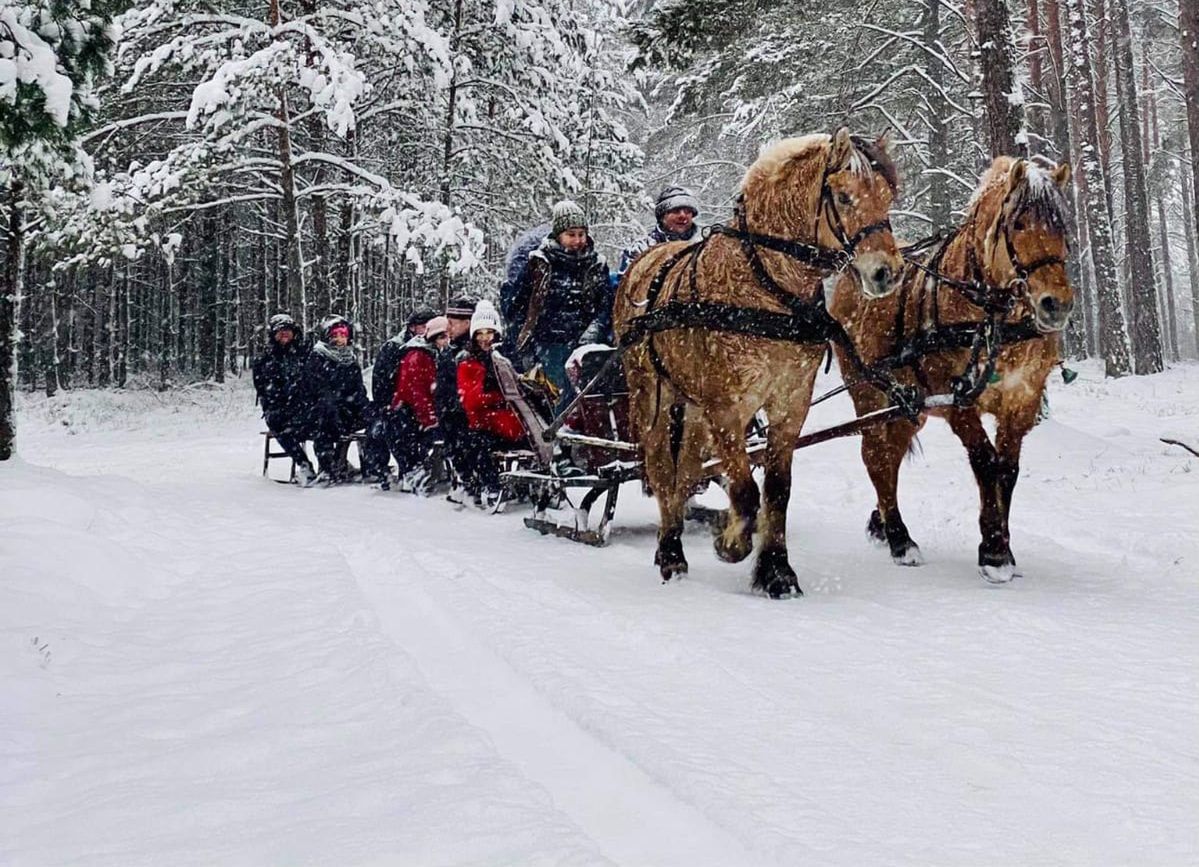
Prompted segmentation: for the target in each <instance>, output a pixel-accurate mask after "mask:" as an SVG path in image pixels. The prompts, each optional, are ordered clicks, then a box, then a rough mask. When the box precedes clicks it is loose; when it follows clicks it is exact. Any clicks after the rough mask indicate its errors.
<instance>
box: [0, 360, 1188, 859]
mask: <svg viewBox="0 0 1199 867" xmlns="http://www.w3.org/2000/svg"><path fill="white" fill-rule="evenodd" d="M249 403H250V399H248V398H247V393H246V392H245V390H244V387H243V386H234V387H231V388H229V389H226V390H216V391H208V390H195V391H193V392H189V393H185V394H181V395H177V396H174V397H172V398H170V399H163V400H159V399H158V398H156V397H154V396H152V395H125V396H112V395H95V394H91V395H89V394H77V395H71V396H69V397H67V398H63V399H60V400H58V401H57V402H56V403H53V404H50V403H47V402H45V401H44V400H30V401H28V402H27V403H26V404H25V414H24V427H23V436H24V440H23V444H22V451H21V455H22V462H21V463H18V464H17V465H15V466H12V465H10V466H4V467H0V574H2V575H3V576H4V578H3V580H2V581H0V647H2V648H3V649H4V652H3V653H2V654H0V828H4V829H5V830H4V832H3V833H2V834H0V863H3V864H20V865H25V864H111V865H131V864H160V863H170V864H214V863H221V864H328V863H344V864H403V865H410V864H522V865H523V864H564V863H568V864H591V863H616V864H627V865H650V864H662V865H671V864H680V865H699V864H713V865H717V864H721V865H734V864H735V865H740V864H745V865H756V864H800V863H802V864H845V865H850V864H852V865H861V864H905V865H906V864H911V865H927V864H955V865H956V864H1113V865H1115V864H1128V863H1137V864H1163V865H1174V864H1178V865H1184V864H1194V863H1196V862H1197V861H1199V683H1197V678H1196V670H1197V665H1196V663H1197V661H1199V529H1197V528H1199V460H1196V459H1194V458H1189V457H1187V456H1186V455H1185V453H1182V452H1181V451H1180V450H1178V449H1173V448H1169V447H1166V446H1163V445H1162V444H1160V443H1158V442H1157V437H1158V436H1162V435H1176V436H1179V437H1180V438H1182V439H1186V440H1189V441H1193V440H1194V439H1196V432H1197V431H1199V367H1196V366H1193V365H1192V366H1187V367H1183V368H1180V369H1175V370H1172V371H1170V372H1168V373H1166V374H1163V375H1161V376H1157V377H1150V378H1142V379H1139V380H1135V381H1134V380H1126V381H1122V382H1116V383H1103V382H1101V381H1099V380H1098V377H1097V375H1096V373H1095V371H1094V370H1093V369H1089V368H1088V369H1087V370H1086V371H1085V372H1084V376H1083V378H1082V379H1081V380H1080V381H1079V382H1078V383H1076V384H1075V385H1074V386H1071V387H1070V388H1068V389H1067V388H1059V389H1058V390H1056V391H1055V392H1054V395H1053V407H1054V416H1053V418H1052V419H1051V420H1050V421H1048V422H1046V423H1044V424H1043V425H1042V426H1041V427H1039V428H1038V429H1037V430H1036V431H1035V432H1034V433H1033V435H1032V436H1031V437H1030V440H1029V442H1028V444H1027V447H1026V452H1025V461H1024V469H1023V471H1022V475H1021V480H1020V484H1019V487H1018V488H1017V493H1016V504H1015V506H1014V509H1013V548H1014V550H1015V552H1016V555H1017V557H1018V558H1019V559H1020V563H1021V566H1022V568H1023V572H1024V576H1025V577H1024V578H1022V579H1020V580H1018V581H1017V582H1015V583H1014V584H1012V585H1010V586H1007V587H1003V588H991V587H987V586H985V585H984V584H983V583H982V582H981V581H979V580H978V579H977V578H976V577H975V575H974V567H973V563H974V551H975V547H976V545H977V538H976V534H977V530H976V523H975V522H976V516H977V505H976V503H977V494H976V492H975V488H974V485H973V482H972V480H971V477H970V474H969V468H968V466H967V464H966V461H965V457H964V455H963V453H962V452H961V449H960V448H959V447H958V446H957V445H956V443H955V442H953V441H952V438H951V436H950V435H949V433H948V431H947V430H946V428H945V427H944V426H943V425H941V424H940V423H936V422H934V423H932V424H930V425H929V427H928V429H927V430H926V432H925V433H924V434H923V435H922V440H923V444H924V455H923V456H922V457H920V458H917V459H916V460H915V461H914V462H913V463H912V464H911V465H909V466H907V467H905V469H904V474H903V481H902V483H901V484H902V487H901V502H902V504H903V507H904V510H905V516H906V517H907V520H908V525H909V527H911V529H912V532H913V535H914V536H915V538H916V539H917V541H918V542H919V543H920V544H921V547H922V548H923V551H924V554H925V557H926V559H927V561H928V565H926V566H924V567H921V568H919V569H907V568H900V567H896V566H893V565H892V564H891V562H890V560H889V558H888V557H887V556H886V554H885V551H880V550H878V549H875V548H872V547H870V546H869V545H867V544H866V543H865V541H864V538H863V533H862V528H863V527H864V524H865V519H866V517H867V515H868V513H869V508H870V500H871V496H870V490H869V485H868V483H867V482H866V479H865V474H864V471H863V470H862V469H861V467H860V465H859V464H858V462H857V459H856V444H855V443H854V442H853V441H849V442H842V443H836V444H829V445H826V446H821V447H818V448H817V449H813V450H811V451H809V452H807V453H804V454H803V455H802V457H801V459H800V460H798V461H797V472H796V492H795V499H794V501H793V505H792V509H791V514H790V529H791V536H792V539H793V543H792V545H793V547H792V551H793V560H794V562H795V564H796V566H797V570H798V571H799V573H800V582H801V584H802V585H803V586H804V589H805V591H806V593H807V596H805V597H804V598H803V599H797V600H789V601H783V602H772V601H770V600H767V599H764V598H761V597H759V596H755V595H752V594H750V593H749V592H748V590H747V587H748V574H749V571H748V570H749V566H748V564H741V565H735V566H730V565H727V564H723V563H720V562H718V561H717V560H716V558H715V557H714V555H713V554H712V551H711V545H710V541H709V539H708V538H707V537H706V536H705V535H704V533H703V532H702V531H701V530H699V529H696V530H693V531H692V532H690V533H689V534H688V536H687V537H686V538H685V540H684V543H685V545H686V546H687V549H688V555H689V558H690V560H691V563H692V574H691V576H690V577H689V578H688V579H687V580H685V581H683V582H681V583H677V584H672V585H667V586H662V585H661V584H660V583H659V582H658V581H657V579H656V575H655V570H654V568H653V567H652V565H651V558H652V550H653V509H652V507H651V504H650V503H649V502H648V501H640V500H639V499H638V498H637V497H636V496H634V495H633V492H632V491H630V492H629V493H630V496H629V497H627V502H622V508H621V510H620V511H619V512H618V515H617V524H618V526H617V529H616V532H615V533H614V536H613V540H612V544H611V545H610V546H609V547H608V548H605V549H599V550H597V549H590V548H582V547H579V546H575V545H572V544H571V543H569V542H566V541H564V540H559V539H547V538H543V537H540V536H538V535H536V534H534V533H532V532H531V531H528V530H526V529H525V528H524V527H523V526H522V525H521V523H520V520H519V517H518V516H516V515H502V516H487V515H482V514H479V513H477V512H474V511H464V512H459V511H456V510H454V509H453V508H452V507H451V506H450V505H449V504H448V503H444V502H440V501H422V500H418V499H416V498H413V497H410V496H407V495H400V494H383V493H380V492H377V491H369V490H365V489H359V488H352V489H334V490H309V491H303V490H298V489H294V488H289V487H286V486H282V485H274V484H270V483H266V482H263V481H262V480H261V479H259V478H256V475H255V461H256V459H257V455H258V445H257V441H256V438H255V436H254V434H255V431H256V430H258V425H259V422H257V421H256V420H255V418H254V413H253V409H252V408H251V407H250V406H249ZM819 409H820V412H819V414H818V415H817V416H816V418H815V419H814V423H822V422H831V421H835V420H839V419H841V418H844V417H845V414H846V412H847V409H846V404H845V403H843V402H841V401H840V400H837V401H831V402H829V404H827V405H822V406H821V407H820V408H819ZM35 639H36V641H35Z"/></svg>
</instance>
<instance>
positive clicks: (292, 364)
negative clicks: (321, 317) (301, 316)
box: [253, 313, 316, 484]
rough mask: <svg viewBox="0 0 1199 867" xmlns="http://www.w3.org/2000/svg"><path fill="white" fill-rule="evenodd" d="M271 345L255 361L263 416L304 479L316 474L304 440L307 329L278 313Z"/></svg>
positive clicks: (273, 322) (305, 436) (274, 321)
mask: <svg viewBox="0 0 1199 867" xmlns="http://www.w3.org/2000/svg"><path fill="white" fill-rule="evenodd" d="M268 326H269V328H270V341H271V345H270V347H269V348H268V349H267V351H266V352H265V353H264V354H263V355H262V356H261V357H260V358H258V359H257V360H256V361H255V362H254V368H253V371H254V390H255V391H257V392H258V401H259V403H261V404H262V417H263V418H264V419H266V426H267V428H269V429H270V431H271V433H272V434H274V437H275V441H276V442H278V443H279V445H280V447H282V449H283V450H284V451H285V452H287V454H288V455H289V456H290V457H291V459H292V460H293V461H295V463H296V472H297V473H298V475H299V478H300V480H301V481H303V482H304V483H305V484H307V483H310V482H311V481H312V480H313V478H315V477H316V472H315V471H314V470H313V468H312V463H311V462H310V461H309V460H308V453H307V452H305V451H304V440H306V439H307V438H308V434H307V432H306V420H307V416H308V412H307V406H306V402H305V395H304V362H305V360H306V359H307V357H308V346H307V345H306V344H305V343H304V329H302V328H301V327H300V324H299V323H298V322H296V320H295V319H293V318H292V317H291V316H289V315H288V314H286V313H276V314H275V315H274V316H272V317H271V318H270V322H269V323H268Z"/></svg>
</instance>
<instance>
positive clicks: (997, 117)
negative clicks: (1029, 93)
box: [975, 0, 1028, 158]
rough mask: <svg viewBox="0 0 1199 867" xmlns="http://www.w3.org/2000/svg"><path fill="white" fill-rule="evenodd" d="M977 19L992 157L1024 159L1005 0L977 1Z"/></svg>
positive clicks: (1020, 103)
mask: <svg viewBox="0 0 1199 867" xmlns="http://www.w3.org/2000/svg"><path fill="white" fill-rule="evenodd" d="M976 19H977V20H976V22H975V23H976V26H977V29H978V44H979V46H980V48H979V63H980V65H981V66H982V78H983V112H984V115H985V122H986V131H987V142H988V143H989V145H990V148H991V157H992V158H994V157H997V156H1003V155H1004V154H1009V155H1013V156H1015V155H1021V156H1027V155H1028V140H1027V133H1025V132H1024V131H1023V130H1022V126H1023V123H1022V122H1023V108H1024V104H1023V94H1021V93H1020V87H1019V85H1018V84H1017V83H1016V77H1015V62H1014V60H1013V56H1012V55H1013V50H1012V29H1011V24H1010V23H1009V21H1008V9H1007V0H977V4H976Z"/></svg>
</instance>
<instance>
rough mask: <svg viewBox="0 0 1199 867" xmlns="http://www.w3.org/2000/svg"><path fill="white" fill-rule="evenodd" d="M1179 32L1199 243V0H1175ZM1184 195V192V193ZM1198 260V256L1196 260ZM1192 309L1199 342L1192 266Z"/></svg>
mask: <svg viewBox="0 0 1199 867" xmlns="http://www.w3.org/2000/svg"><path fill="white" fill-rule="evenodd" d="M1178 32H1179V40H1180V43H1181V45H1182V88H1183V93H1184V95H1185V97H1186V99H1185V102H1186V110H1187V137H1188V139H1189V140H1190V144H1191V165H1190V172H1189V175H1190V177H1189V178H1187V181H1188V183H1189V186H1190V188H1191V194H1190V196H1189V197H1188V199H1187V203H1186V204H1187V206H1188V207H1189V208H1190V212H1191V213H1190V217H1191V218H1190V220H1188V221H1187V222H1188V226H1187V229H1188V230H1189V231H1188V237H1189V238H1190V240H1191V243H1192V244H1199V0H1178ZM1184 196H1185V193H1184ZM1195 261H1199V259H1197V260H1195ZM1191 310H1192V316H1193V318H1194V328H1195V341H1196V344H1197V345H1199V284H1197V283H1196V269H1195V266H1193V265H1192V267H1191Z"/></svg>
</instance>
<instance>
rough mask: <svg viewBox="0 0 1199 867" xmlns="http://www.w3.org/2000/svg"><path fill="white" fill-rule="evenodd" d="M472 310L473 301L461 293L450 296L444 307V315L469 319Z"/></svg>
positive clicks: (473, 307)
mask: <svg viewBox="0 0 1199 867" xmlns="http://www.w3.org/2000/svg"><path fill="white" fill-rule="evenodd" d="M474 312H475V302H474V301H472V300H471V299H470V298H467V297H465V296H462V295H459V296H458V297H456V298H451V299H450V303H449V304H447V305H446V307H445V315H446V316H447V317H449V318H450V319H470V317H471V314H472V313H474Z"/></svg>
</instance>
